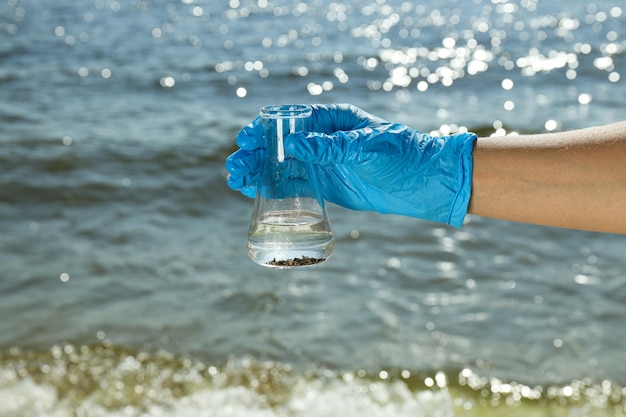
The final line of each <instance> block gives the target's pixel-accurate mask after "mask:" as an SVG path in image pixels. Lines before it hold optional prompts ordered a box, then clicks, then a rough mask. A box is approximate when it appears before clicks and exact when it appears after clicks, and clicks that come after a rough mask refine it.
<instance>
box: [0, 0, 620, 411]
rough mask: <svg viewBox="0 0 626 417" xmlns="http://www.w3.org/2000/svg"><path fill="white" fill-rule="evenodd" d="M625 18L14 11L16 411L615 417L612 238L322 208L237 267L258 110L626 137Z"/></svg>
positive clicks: (5, 99)
mask: <svg viewBox="0 0 626 417" xmlns="http://www.w3.org/2000/svg"><path fill="white" fill-rule="evenodd" d="M624 30H626V10H624V5H623V4H622V3H621V2H620V1H618V0H613V1H611V0H598V1H595V2H588V1H585V2H583V1H577V0H576V1H564V0H562V1H557V0H538V1H533V0H511V1H506V0H491V1H487V0H472V1H460V0H458V1H454V0H439V1H432V2H429V3H424V2H408V1H395V0H387V1H384V0H376V1H367V0H363V1H352V2H344V3H341V2H331V1H326V0H314V1H310V2H297V1H274V2H270V1H266V0H258V1H244V0H230V1H223V2H217V1H208V0H207V1H200V0H195V1H194V0H182V1H159V0H146V1H137V0H135V1H128V2H122V1H110V0H96V1H83V2H70V1H66V0H55V1H52V0H37V1H35V0H0V168H1V170H2V175H0V215H1V217H0V265H2V272H0V416H40V415H41V416H43V415H46V416H48V415H59V416H101V415H103V416H104V415H107V416H117V415H119V416H129V415H131V416H135V415H136V416H139V415H172V416H173V415H176V416H186V415H207V416H212V415H233V416H240V415H242V416H243V415H245V416H296V415H298V416H318V415H346V416H351V415H370V416H396V415H398V416H399V415H408V414H411V415H417V416H422V415H423V416H474V415H476V416H489V415H507V416H516V415H520V416H522V415H523V416H528V415H537V416H540V415H546V416H547V415H551V416H571V415H588V416H618V415H624V414H626V408H625V407H626V400H625V398H626V397H625V396H626V389H625V388H623V387H624V386H626V361H624V353H623V351H624V349H623V344H624V342H623V341H624V340H625V339H626V333H625V331H624V326H623V323H624V320H625V319H626V313H625V312H624V304H625V301H626V290H624V285H623V282H624V278H625V273H624V271H625V270H626V266H625V264H624V253H626V243H625V240H624V238H623V237H622V236H618V235H602V234H594V233H587V232H577V231H568V230H559V229H551V228H545V227H536V226H527V225H520V224H514V223H505V222H499V221H493V220H488V219H482V218H479V217H475V216H470V217H468V219H467V221H466V224H465V225H464V227H463V228H462V229H460V230H457V229H453V228H449V227H446V226H442V225H438V224H430V223H426V222H422V221H419V220H415V219H408V218H403V217H398V216H383V215H380V214H376V213H355V212H350V211H347V210H344V209H342V208H340V207H336V206H330V207H329V217H330V219H331V222H332V225H333V230H334V232H335V236H336V247H335V253H334V255H333V257H332V258H331V259H329V260H328V261H327V262H325V263H324V264H322V265H320V266H318V267H314V268H307V269H302V270H290V271H275V270H269V269H265V268H261V267H258V266H256V265H255V264H254V263H252V262H251V261H250V260H249V259H247V256H246V251H245V244H246V242H245V239H246V234H247V229H248V225H249V219H250V214H251V211H252V201H251V200H249V199H247V198H245V197H243V196H240V195H238V194H237V193H234V192H232V191H231V190H229V189H228V188H227V187H226V185H225V173H224V169H223V162H224V159H225V157H226V156H227V155H228V154H229V153H230V152H232V151H233V150H234V138H235V136H236V134H237V131H238V130H239V129H240V128H241V127H242V126H243V125H244V124H246V123H247V122H248V121H250V120H251V119H252V118H253V117H255V116H256V113H257V111H258V108H259V107H260V106H262V105H266V104H272V103H305V102H350V103H353V104H356V105H358V106H360V107H362V108H364V109H366V110H368V111H370V112H373V113H375V114H378V115H380V116H382V117H385V118H387V119H389V120H394V121H399V122H403V123H406V124H409V125H411V126H413V127H415V128H417V129H419V130H421V131H425V132H433V133H449V132H454V131H456V130H458V129H459V128H461V127H464V128H467V129H469V130H471V131H475V132H478V133H479V134H480V135H498V136H502V140H514V138H515V136H514V135H512V136H505V135H511V134H515V133H526V132H544V131H556V130H563V129H573V128H578V127H584V126H591V125H596V124H601V123H609V122H614V121H619V120H622V119H623V118H624V116H623V114H624V110H623V109H624V108H625V107H626V100H625V99H624V97H626V94H625V93H626V91H625V87H624V80H623V79H622V77H624V76H626V74H624V73H623V57H624V48H625V47H626V38H625V35H624Z"/></svg>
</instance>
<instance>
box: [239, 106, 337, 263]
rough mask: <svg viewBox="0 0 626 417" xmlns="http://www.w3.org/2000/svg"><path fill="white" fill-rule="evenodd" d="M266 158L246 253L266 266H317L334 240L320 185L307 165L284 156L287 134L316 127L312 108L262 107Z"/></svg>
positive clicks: (313, 171) (311, 167) (310, 167)
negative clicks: (284, 143)
mask: <svg viewBox="0 0 626 417" xmlns="http://www.w3.org/2000/svg"><path fill="white" fill-rule="evenodd" d="M260 115H261V118H262V120H263V127H264V135H265V139H266V142H267V158H266V160H265V162H264V167H263V171H262V176H261V180H260V182H259V187H258V191H257V196H256V199H255V200H254V211H253V213H252V219H251V221H250V229H249V231H248V255H249V256H250V258H251V259H252V260H253V261H254V262H256V263H258V264H260V265H263V266H268V267H275V268H294V267H301V266H310V265H315V264H318V263H320V262H323V261H325V260H326V259H328V257H329V256H330V255H331V254H332V252H333V248H334V238H333V233H332V230H331V227H330V222H329V220H328V215H327V213H326V208H325V206H324V198H323V197H322V193H321V190H320V187H319V183H318V179H317V173H316V171H315V170H314V169H313V166H312V165H311V164H309V163H304V162H301V161H298V160H296V159H294V158H292V157H290V156H289V155H285V150H284V146H283V139H284V138H285V137H286V136H287V135H289V133H292V132H297V131H300V130H312V128H313V127H312V126H310V116H311V106H308V105H300V104H298V105H276V106H266V107H263V108H261V110H260Z"/></svg>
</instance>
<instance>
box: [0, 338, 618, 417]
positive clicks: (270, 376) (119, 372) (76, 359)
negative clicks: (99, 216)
mask: <svg viewBox="0 0 626 417" xmlns="http://www.w3.org/2000/svg"><path fill="white" fill-rule="evenodd" d="M624 392H625V389H624V388H622V387H620V386H617V385H615V384H613V383H611V382H610V381H602V382H600V383H593V382H592V381H589V380H580V381H572V382H571V383H569V384H566V385H562V386H549V387H541V386H533V387H531V386H527V385H524V384H521V383H515V382H505V381H502V380H499V379H497V378H487V377H481V376H480V375H477V374H476V373H474V372H473V371H471V370H469V369H463V370H460V371H456V372H454V371H447V372H444V371H436V372H423V371H418V372H415V371H410V370H406V369H405V370H397V369H389V370H384V369H382V370H378V371H375V372H367V371H365V370H353V371H342V372H338V371H333V370H328V369H314V370H312V369H308V370H300V369H295V368H294V367H292V366H291V365H289V364H284V363H277V362H260V361H255V360H253V359H245V358H244V359H231V360H229V361H227V362H226V363H224V364H222V365H211V364H206V363H203V362H200V361H198V360H195V359H193V358H191V357H186V356H177V355H174V354H172V353H170V352H166V351H158V352H152V353H149V352H145V351H133V350H130V349H126V348H122V347H118V346H112V345H111V344H109V343H106V340H105V341H104V343H103V344H101V345H94V346H86V345H83V346H78V345H73V344H65V345H55V346H53V347H52V348H51V349H50V350H48V351H44V352H35V351H24V350H20V349H17V348H14V349H10V350H8V351H6V352H4V353H1V354H0V398H3V401H0V416H7V417H8V416H12V417H21V416H33V415H55V416H62V417H65V416H105V415H106V416H146V415H159V416H170V415H171V416H183V417H184V416H192V415H193V416H214V415H230V416H285V417H286V416H303V417H309V416H311V417H312V416H322V415H323V416H327V415H342V416H347V417H350V416H363V415H367V416H381V417H382V416H406V415H412V416H431V415H436V416H484V415H496V414H497V413H499V412H504V413H506V415H540V414H541V415H543V414H544V413H545V410H548V409H549V410H550V413H551V415H571V413H572V412H574V411H575V410H576V412H581V413H582V414H580V415H593V416H605V415H606V416H609V415H611V416H614V415H623V414H620V413H623V410H624V407H625V406H626V399H625V394H624ZM507 410H508V411H507ZM542 410H543V411H542Z"/></svg>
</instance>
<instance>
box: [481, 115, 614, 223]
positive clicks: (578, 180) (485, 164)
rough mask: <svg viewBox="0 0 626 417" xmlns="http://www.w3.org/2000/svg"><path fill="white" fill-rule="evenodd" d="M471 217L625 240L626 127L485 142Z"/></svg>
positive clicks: (601, 127) (486, 139) (598, 128)
mask: <svg viewBox="0 0 626 417" xmlns="http://www.w3.org/2000/svg"><path fill="white" fill-rule="evenodd" d="M473 161H474V167H473V177H472V196H471V199H470V204H469V213H471V214H476V215H479V216H484V217H491V218H496V219H502V220H510V221H516V222H523V223H533V224H540V225H547V226H556V227H563V228H570V229H581V230H590V231H597V232H609V233H622V234H626V122H620V123H614V124H609V125H604V126H597V127H590V128H585V129H580V130H572V131H565V132H558V133H546V134H536V135H520V136H511V137H504V138H503V137H488V138H479V139H478V140H477V141H476V143H475V146H474V151H473Z"/></svg>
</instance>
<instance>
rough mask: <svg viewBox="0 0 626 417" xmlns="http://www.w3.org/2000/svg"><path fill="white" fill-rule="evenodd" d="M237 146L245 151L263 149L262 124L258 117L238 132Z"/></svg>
mask: <svg viewBox="0 0 626 417" xmlns="http://www.w3.org/2000/svg"><path fill="white" fill-rule="evenodd" d="M237 146H239V147H240V148H241V149H246V150H253V149H257V148H262V147H265V138H264V137H263V122H262V120H261V117H260V116H257V118H256V119H254V120H253V121H252V122H250V123H249V124H248V125H246V126H245V127H244V128H243V129H241V130H240V131H239V134H238V135H237Z"/></svg>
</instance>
